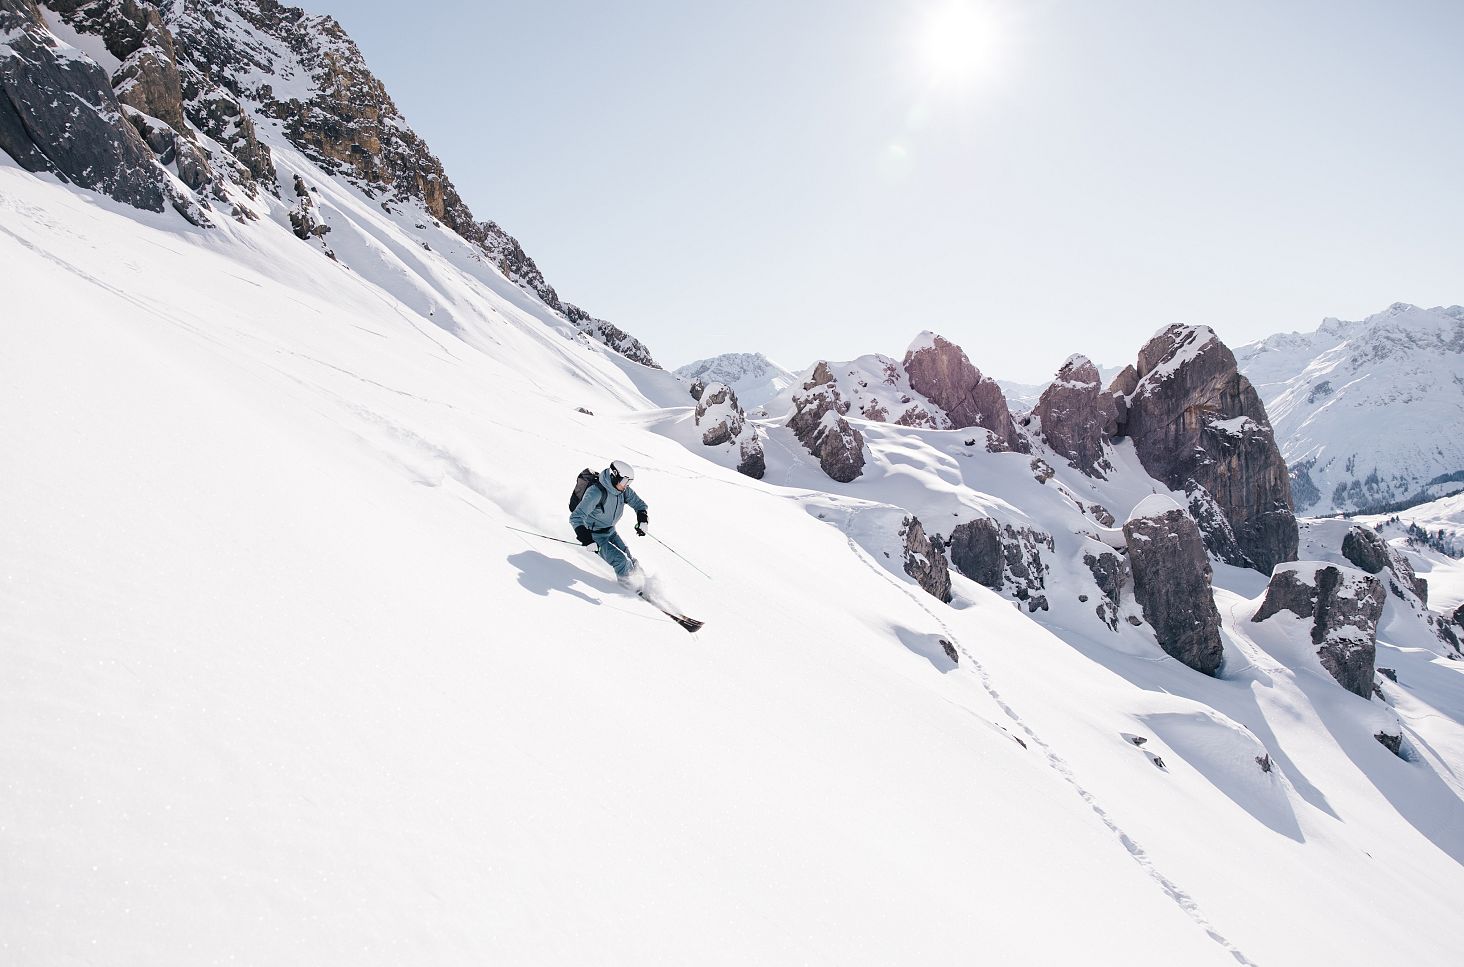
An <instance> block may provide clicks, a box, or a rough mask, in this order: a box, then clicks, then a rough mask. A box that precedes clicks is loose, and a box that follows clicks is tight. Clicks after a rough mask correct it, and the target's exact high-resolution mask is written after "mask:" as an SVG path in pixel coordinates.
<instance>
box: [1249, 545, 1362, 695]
mask: <svg viewBox="0 0 1464 967" xmlns="http://www.w3.org/2000/svg"><path fill="white" fill-rule="evenodd" d="M1386 599H1387V594H1386V592H1385V591H1384V590H1383V583H1382V581H1380V580H1378V579H1377V578H1376V577H1374V576H1373V575H1371V574H1366V573H1364V572H1362V571H1358V570H1354V569H1353V568H1350V567H1339V566H1338V565H1336V564H1328V563H1326V562H1325V561H1298V562H1295V563H1292V564H1281V565H1278V566H1277V567H1276V570H1275V571H1273V572H1272V574H1271V583H1270V584H1269V585H1267V587H1266V597H1265V599H1264V600H1263V601H1262V602H1261V607H1260V610H1258V611H1257V612H1256V613H1255V617H1253V618H1252V619H1251V620H1252V621H1265V620H1266V619H1268V618H1270V617H1271V616H1273V615H1275V614H1278V613H1280V612H1282V611H1289V612H1291V613H1292V614H1294V615H1296V616H1297V617H1299V618H1305V619H1309V620H1310V621H1311V622H1312V626H1311V641H1312V644H1313V645H1316V646H1317V657H1318V658H1320V659H1321V661H1322V667H1323V668H1325V669H1326V670H1327V671H1328V672H1329V673H1330V674H1331V676H1332V677H1333V678H1335V679H1336V680H1337V684H1339V685H1341V686H1342V687H1343V688H1345V689H1347V690H1348V691H1349V692H1352V693H1354V694H1357V695H1361V696H1362V697H1363V698H1370V697H1371V696H1372V691H1373V672H1374V667H1373V666H1374V663H1375V661H1376V656H1377V636H1378V619H1379V618H1381V617H1382V615H1383V604H1384V602H1385V601H1386Z"/></svg>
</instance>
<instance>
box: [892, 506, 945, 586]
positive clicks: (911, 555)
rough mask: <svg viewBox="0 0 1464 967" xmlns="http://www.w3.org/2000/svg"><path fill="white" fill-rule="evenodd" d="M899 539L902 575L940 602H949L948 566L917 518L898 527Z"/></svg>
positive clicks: (905, 521) (941, 552) (938, 546)
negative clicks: (902, 541)
mask: <svg viewBox="0 0 1464 967" xmlns="http://www.w3.org/2000/svg"><path fill="white" fill-rule="evenodd" d="M900 536H901V537H903V538H904V539H905V573H906V574H908V575H910V576H911V577H912V578H914V579H915V581H916V582H917V583H918V584H919V585H920V586H921V587H922V588H924V589H925V590H926V592H927V593H928V594H930V595H932V596H933V597H935V598H938V599H939V600H941V601H946V602H949V601H950V599H951V572H950V564H949V563H948V562H947V561H946V556H945V552H944V551H942V550H941V549H940V545H939V544H936V543H935V542H933V541H932V540H931V539H930V538H929V537H927V536H926V534H925V528H924V527H922V526H921V525H920V518H918V517H906V518H905V520H904V522H903V523H902V524H901V525H900Z"/></svg>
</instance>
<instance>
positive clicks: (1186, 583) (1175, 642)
mask: <svg viewBox="0 0 1464 967" xmlns="http://www.w3.org/2000/svg"><path fill="white" fill-rule="evenodd" d="M1123 537H1124V542H1125V544H1126V545H1127V550H1128V559H1129V566H1130V568H1131V569H1132V574H1133V581H1134V597H1135V598H1136V599H1137V600H1138V602H1139V605H1140V606H1141V607H1142V608H1143V609H1144V620H1145V621H1147V622H1148V623H1149V624H1150V625H1152V626H1153V628H1154V634H1155V637H1156V638H1157V639H1158V641H1159V646H1160V647H1161V648H1163V649H1164V651H1165V652H1166V653H1167V654H1169V655H1171V656H1172V657H1174V658H1176V659H1178V660H1179V661H1181V662H1183V663H1184V664H1186V665H1188V666H1189V667H1191V668H1193V669H1194V670H1195V671H1198V672H1203V673H1204V674H1206V675H1215V674H1218V673H1219V671H1220V664H1221V661H1222V659H1223V657H1224V649H1223V647H1222V646H1221V643H1220V612H1219V610H1218V609H1217V608H1216V607H1215V597H1214V594H1213V593H1212V592H1211V590H1210V577H1211V571H1210V557H1209V555H1208V554H1206V553H1205V545H1204V540H1203V538H1202V537H1201V536H1200V528H1199V526H1198V525H1197V524H1196V523H1195V522H1194V520H1192V519H1191V518H1190V516H1189V514H1187V513H1186V512H1185V510H1184V508H1182V507H1180V506H1179V505H1178V504H1176V503H1175V502H1174V501H1172V500H1170V499H1169V498H1168V497H1162V496H1158V495H1155V496H1152V497H1147V498H1145V499H1144V500H1143V501H1142V502H1140V504H1139V505H1138V506H1137V507H1135V508H1134V511H1133V514H1132V515H1131V516H1130V517H1129V519H1128V521H1127V522H1126V523H1125V524H1124V525H1123ZM1100 617H1101V615H1100Z"/></svg>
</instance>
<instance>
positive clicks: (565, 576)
mask: <svg viewBox="0 0 1464 967" xmlns="http://www.w3.org/2000/svg"><path fill="white" fill-rule="evenodd" d="M508 563H510V564H512V565H513V566H514V567H516V568H518V569H519V576H518V580H519V584H520V585H522V586H523V588H524V589H525V590H527V591H532V592H533V593H535V594H537V595H539V596H540V597H548V596H549V595H550V594H551V593H552V592H554V591H558V592H560V593H562V594H567V595H569V596H570V597H575V598H579V599H580V600H581V601H588V602H589V603H590V604H599V603H600V599H599V598H597V597H594V596H593V595H589V594H586V593H585V592H583V591H581V590H580V589H579V588H576V587H575V585H576V584H584V585H587V586H588V587H590V588H592V589H593V590H596V591H599V592H601V593H603V594H612V593H614V592H615V590H616V587H615V583H614V582H613V581H608V580H605V579H604V578H599V577H596V576H595V575H593V574H590V573H589V572H587V571H583V570H581V569H579V568H578V567H575V566H574V565H573V564H570V563H569V562H567V561H561V560H560V559H559V558H556V557H550V556H549V555H547V554H541V553H539V552H538V551H521V552H519V553H518V554H513V555H510V556H509V558H508Z"/></svg>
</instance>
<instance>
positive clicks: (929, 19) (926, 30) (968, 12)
mask: <svg viewBox="0 0 1464 967" xmlns="http://www.w3.org/2000/svg"><path fill="white" fill-rule="evenodd" d="M999 41H1000V25H999V24H998V23H997V22H996V19H995V18H994V17H993V16H992V15H991V12H990V9H989V8H988V7H985V6H980V5H977V4H976V3H973V2H969V0H947V2H945V3H943V4H941V5H940V6H936V7H933V8H931V9H930V10H928V11H927V12H926V14H925V19H924V22H923V23H922V24H921V27H920V34H919V38H918V47H919V51H918V56H919V58H920V63H921V66H922V68H923V69H924V71H925V73H926V74H927V75H928V77H929V78H930V79H931V80H932V81H935V82H937V83H940V84H967V83H970V82H971V81H972V80H974V79H975V78H977V77H978V76H980V75H982V74H986V73H989V72H990V71H991V70H992V69H993V68H994V67H995V60H996V55H997V51H998V48H999Z"/></svg>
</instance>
